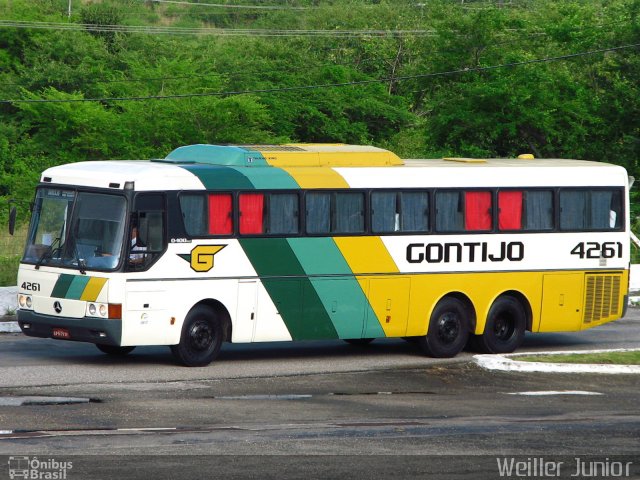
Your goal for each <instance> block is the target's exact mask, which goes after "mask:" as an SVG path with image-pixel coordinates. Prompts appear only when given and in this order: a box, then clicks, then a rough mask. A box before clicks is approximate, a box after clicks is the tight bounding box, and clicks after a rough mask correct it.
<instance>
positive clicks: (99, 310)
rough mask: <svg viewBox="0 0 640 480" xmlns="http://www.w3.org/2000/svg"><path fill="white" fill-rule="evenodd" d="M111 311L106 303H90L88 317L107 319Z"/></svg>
mask: <svg viewBox="0 0 640 480" xmlns="http://www.w3.org/2000/svg"><path fill="white" fill-rule="evenodd" d="M108 312H109V309H108V308H107V305H105V304H104V303H89V304H87V316H88V317H99V318H107V313H108Z"/></svg>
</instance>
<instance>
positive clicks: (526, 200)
mask: <svg viewBox="0 0 640 480" xmlns="http://www.w3.org/2000/svg"><path fill="white" fill-rule="evenodd" d="M553 225H554V220H553V192H552V191H551V190H501V191H500V192H498V228H499V229H500V230H502V231H504V230H525V231H542V230H552V229H553Z"/></svg>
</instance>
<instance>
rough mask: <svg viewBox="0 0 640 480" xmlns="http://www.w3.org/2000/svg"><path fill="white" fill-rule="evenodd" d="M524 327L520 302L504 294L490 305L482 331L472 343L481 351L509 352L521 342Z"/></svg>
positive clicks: (523, 311)
mask: <svg viewBox="0 0 640 480" xmlns="http://www.w3.org/2000/svg"><path fill="white" fill-rule="evenodd" d="M526 328H527V315H526V313H525V310H524V307H523V306H522V303H520V301H519V300H518V299H516V298H514V297H511V296H508V295H505V296H503V297H500V298H498V299H497V300H496V301H495V302H493V305H491V309H490V310H489V315H487V323H486V325H485V327H484V333H483V334H482V335H478V336H477V337H476V338H475V342H474V343H475V345H476V347H477V348H478V349H479V350H480V351H481V352H483V353H511V352H513V351H514V350H515V349H516V348H518V347H519V346H520V344H522V341H523V340H524V331H525V330H526Z"/></svg>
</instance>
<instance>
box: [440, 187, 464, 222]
mask: <svg viewBox="0 0 640 480" xmlns="http://www.w3.org/2000/svg"><path fill="white" fill-rule="evenodd" d="M463 205H464V204H463V192H447V191H444V192H436V230H437V231H438V232H460V231H462V230H464V214H463V208H464V206H463Z"/></svg>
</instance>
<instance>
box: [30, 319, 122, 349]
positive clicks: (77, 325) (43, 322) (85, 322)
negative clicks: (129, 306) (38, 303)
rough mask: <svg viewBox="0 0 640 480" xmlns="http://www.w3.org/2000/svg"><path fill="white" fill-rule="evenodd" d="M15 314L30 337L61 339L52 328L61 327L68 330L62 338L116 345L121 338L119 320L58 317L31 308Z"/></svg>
mask: <svg viewBox="0 0 640 480" xmlns="http://www.w3.org/2000/svg"><path fill="white" fill-rule="evenodd" d="M17 314H18V325H19V326H20V329H21V330H22V333H24V334H25V335H28V336H30V337H40V338H55V339H56V340H61V339H60V338H59V337H54V336H53V330H54V329H55V328H63V329H65V330H67V331H68V332H69V338H64V339H63V340H71V341H76V342H90V343H100V344H102V345H116V346H119V345H120V342H121V340H122V321H121V320H106V319H101V318H92V317H84V318H69V317H58V316H53V315H43V314H40V313H35V312H33V311H31V310H18V312H17Z"/></svg>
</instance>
